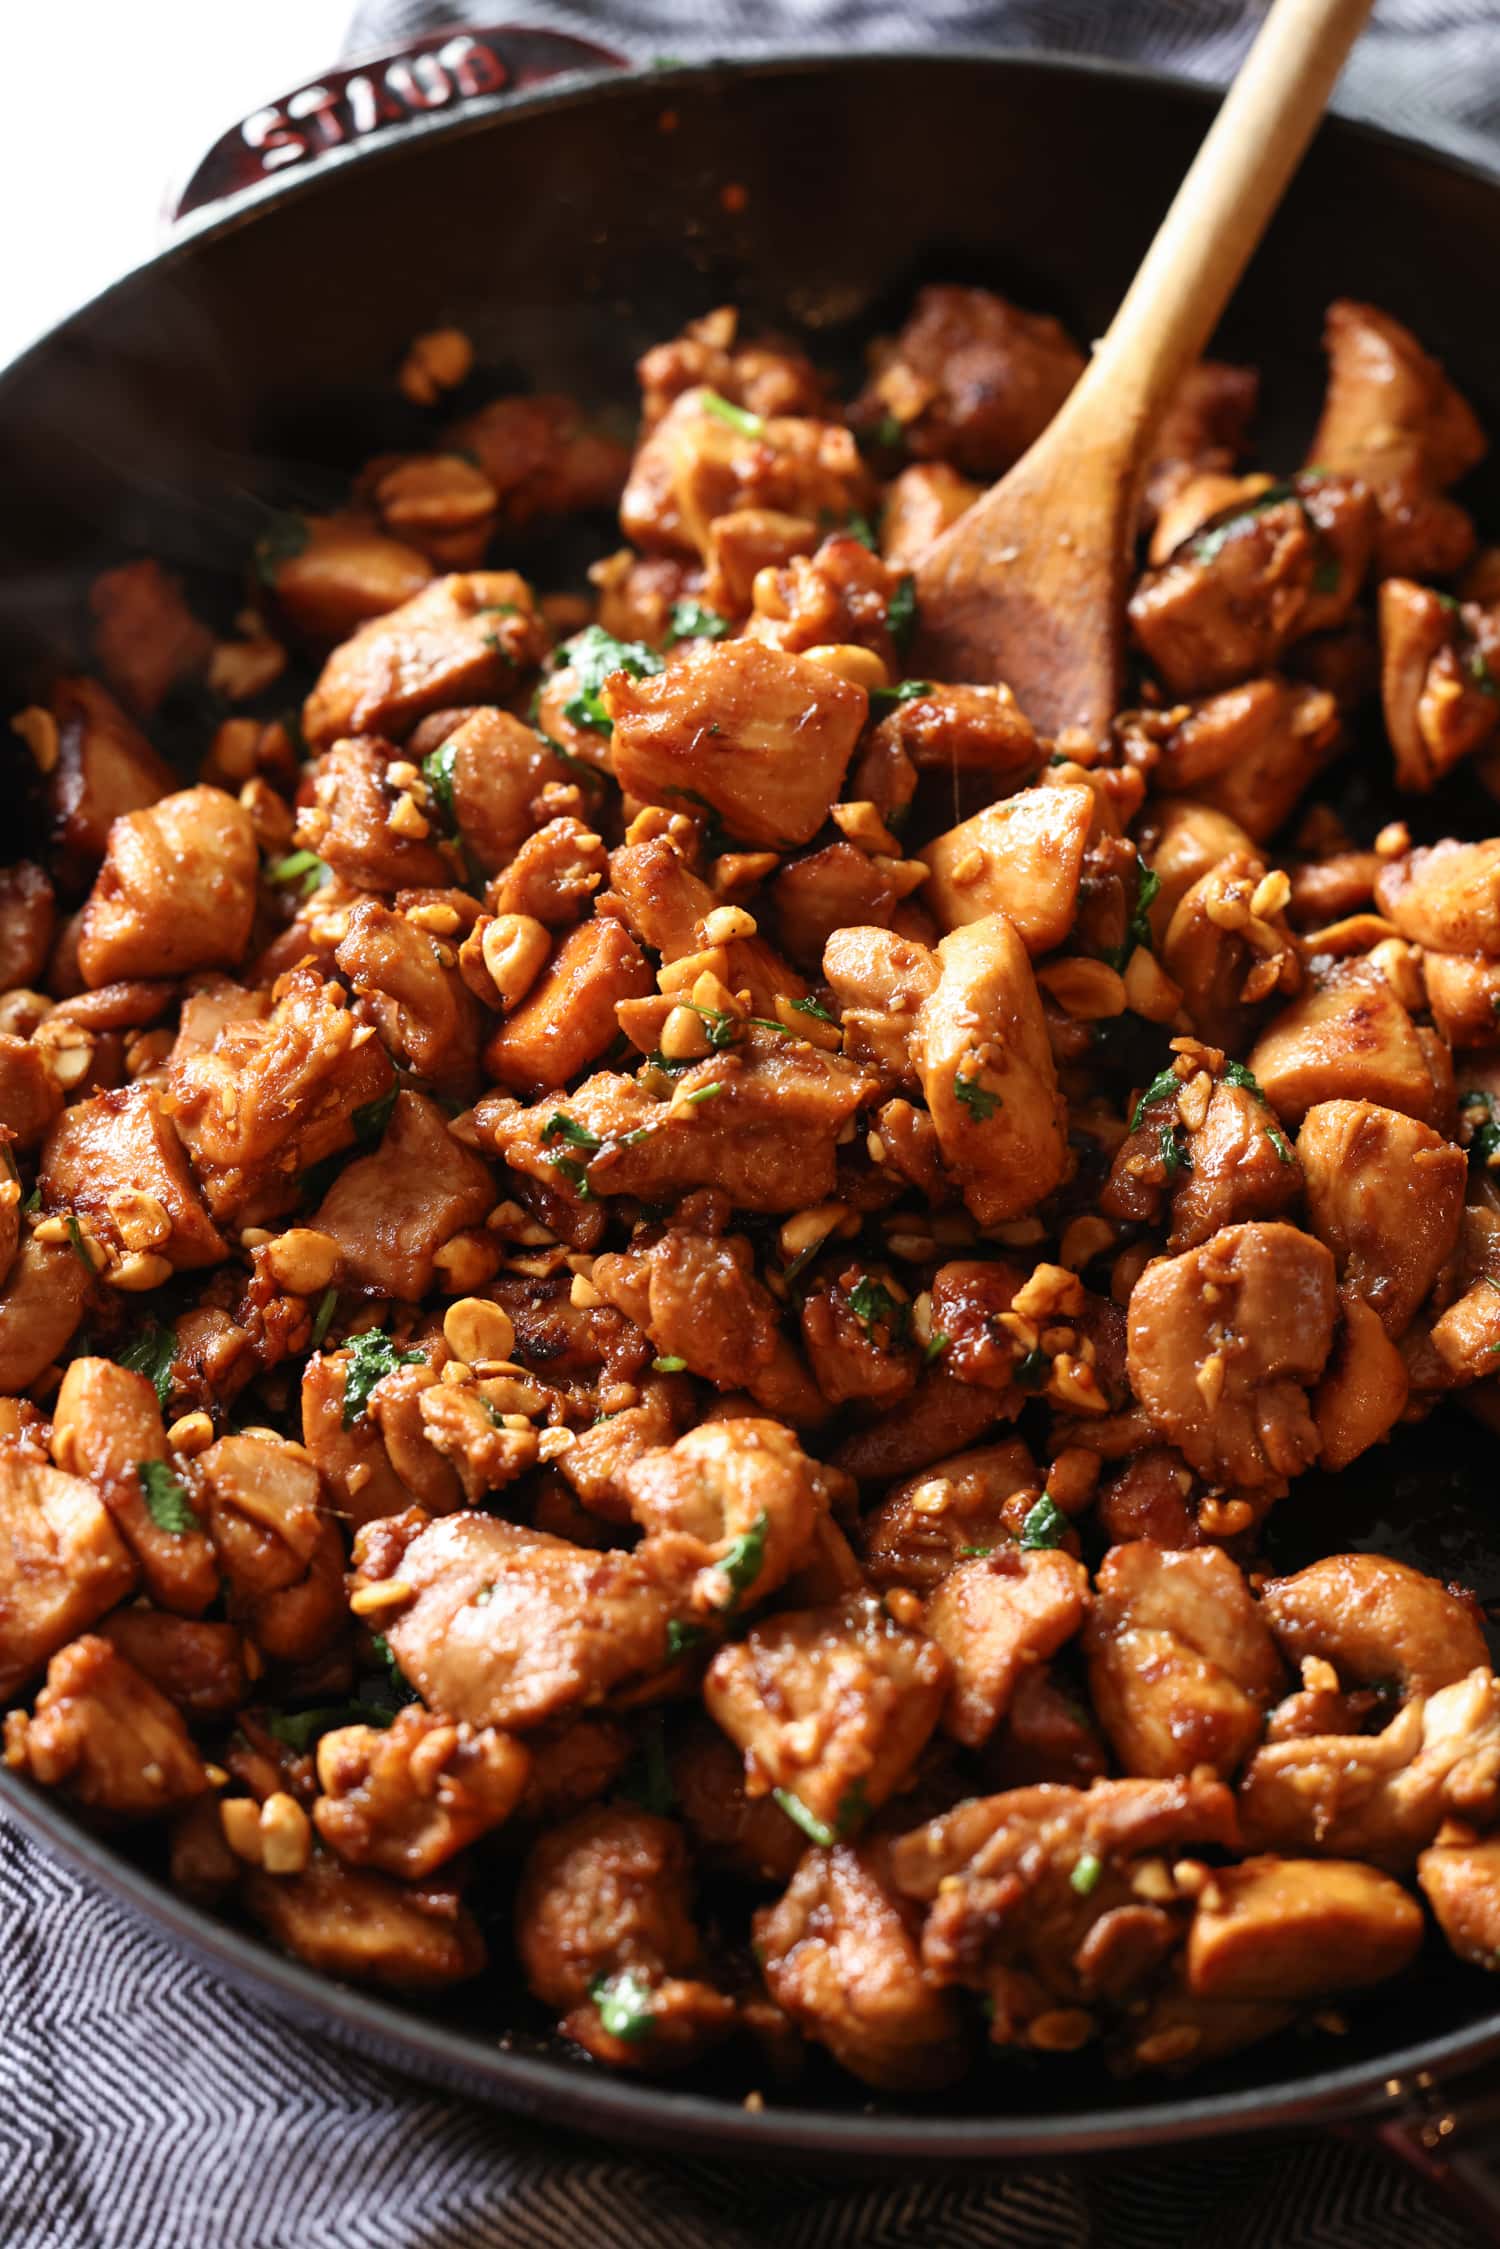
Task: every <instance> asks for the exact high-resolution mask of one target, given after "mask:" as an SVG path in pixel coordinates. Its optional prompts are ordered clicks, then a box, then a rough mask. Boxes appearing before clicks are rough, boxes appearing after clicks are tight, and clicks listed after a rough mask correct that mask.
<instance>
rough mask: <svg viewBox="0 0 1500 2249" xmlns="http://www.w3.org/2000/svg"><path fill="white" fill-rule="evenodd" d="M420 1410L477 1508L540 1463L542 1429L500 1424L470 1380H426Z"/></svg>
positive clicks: (432, 1441) (426, 1435)
mask: <svg viewBox="0 0 1500 2249" xmlns="http://www.w3.org/2000/svg"><path fill="white" fill-rule="evenodd" d="M417 1411H418V1413H419V1415H420V1417H421V1426H422V1436H423V1439H424V1440H425V1442H426V1443H427V1444H428V1445H430V1446H431V1448H432V1450H433V1451H434V1452H435V1453H436V1454H437V1455H438V1456H439V1458H440V1459H441V1460H444V1461H447V1462H450V1463H451V1464H452V1466H453V1468H454V1469H455V1470H456V1472H457V1475H458V1480H459V1483H460V1485H461V1486H462V1489H463V1496H464V1499H465V1501H466V1502H467V1504H468V1505H469V1506H470V1507H477V1506H478V1505H479V1504H480V1502H481V1501H482V1500H483V1499H485V1498H486V1497H487V1496H488V1495H489V1494H490V1493H491V1492H498V1491H503V1490H504V1489H505V1487H506V1485H507V1484H513V1483H514V1482H515V1480H516V1478H517V1477H518V1476H524V1475H525V1473H526V1471H527V1469H528V1468H534V1467H535V1466H536V1464H537V1460H538V1457H539V1451H538V1445H539V1440H538V1436H537V1432H536V1431H535V1430H534V1429H507V1428H505V1427H503V1426H501V1427H499V1428H497V1427H496V1425H495V1413H494V1409H493V1408H492V1406H491V1405H490V1402H489V1400H488V1399H487V1398H485V1397H483V1396H481V1394H480V1392H479V1391H478V1390H477V1389H475V1388H473V1387H471V1385H469V1384H468V1383H465V1384H463V1385H462V1386H461V1387H459V1386H457V1385H450V1384H448V1383H444V1382H431V1383H428V1384H426V1385H425V1386H424V1387H423V1389H422V1390H421V1392H420V1393H419V1396H418V1399H417ZM387 1449H389V1448H387ZM423 1496H424V1501H425V1504H427V1505H429V1506H431V1501H430V1499H426V1498H425V1495H423ZM433 1512H434V1513H436V1512H439V1510H438V1509H435V1508H434V1509H433Z"/></svg>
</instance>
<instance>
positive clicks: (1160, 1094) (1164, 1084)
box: [1130, 1064, 1182, 1132]
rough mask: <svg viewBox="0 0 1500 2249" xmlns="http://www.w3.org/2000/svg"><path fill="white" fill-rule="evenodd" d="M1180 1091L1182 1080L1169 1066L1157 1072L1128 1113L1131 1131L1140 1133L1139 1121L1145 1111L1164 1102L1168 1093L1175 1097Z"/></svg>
mask: <svg viewBox="0 0 1500 2249" xmlns="http://www.w3.org/2000/svg"><path fill="white" fill-rule="evenodd" d="M1181 1091H1182V1080H1181V1078H1179V1077H1178V1075H1177V1072H1176V1071H1175V1070H1174V1069H1173V1068H1172V1067H1171V1066H1170V1064H1169V1065H1168V1067H1167V1068H1166V1069H1165V1070H1158V1071H1157V1073H1156V1075H1155V1077H1154V1078H1153V1079H1152V1080H1151V1083H1150V1084H1149V1085H1148V1086H1147V1088H1146V1090H1145V1092H1144V1093H1143V1094H1142V1095H1141V1098H1140V1100H1139V1101H1138V1102H1137V1103H1136V1105H1135V1107H1134V1109H1133V1110H1132V1111H1131V1113H1130V1129H1131V1131H1132V1132H1139V1131H1140V1128H1141V1120H1142V1118H1143V1117H1144V1116H1145V1114H1146V1111H1147V1110H1148V1109H1149V1108H1151V1107H1152V1106H1153V1104H1154V1103H1156V1102H1158V1101H1165V1099H1166V1098H1167V1095H1168V1094H1169V1093H1170V1094H1174V1095H1175V1094H1178V1093H1180V1092H1181Z"/></svg>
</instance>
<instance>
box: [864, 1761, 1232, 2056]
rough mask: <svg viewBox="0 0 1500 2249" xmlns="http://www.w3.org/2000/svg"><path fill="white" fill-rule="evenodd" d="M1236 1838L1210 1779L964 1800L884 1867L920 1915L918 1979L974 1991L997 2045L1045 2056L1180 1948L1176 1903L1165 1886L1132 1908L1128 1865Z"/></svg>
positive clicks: (1088, 2028) (1090, 2027)
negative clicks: (986, 2006)
mask: <svg viewBox="0 0 1500 2249" xmlns="http://www.w3.org/2000/svg"><path fill="white" fill-rule="evenodd" d="M1237 1840H1238V1835H1237V1830H1236V1825H1235V1813H1234V1799H1233V1797H1232V1796H1231V1795H1230V1793H1229V1790H1228V1789H1227V1788H1226V1787H1225V1786H1224V1785H1223V1783H1222V1782H1221V1781H1217V1780H1210V1779H1207V1778H1197V1777H1195V1778H1191V1779H1180V1778H1179V1779H1174V1780H1120V1781H1096V1782H1095V1783H1094V1785H1093V1786H1092V1787H1091V1788H1088V1789H1075V1788H1059V1787H1040V1788H1023V1789H1014V1790H1011V1791H1009V1792H1007V1793H1006V1794H1004V1795H1001V1796H986V1797H976V1798H972V1799H971V1800H970V1801H968V1802H967V1803H962V1804H959V1805H957V1806H955V1808H954V1809H953V1810H952V1811H951V1812H947V1813H944V1814H943V1815H942V1816H940V1817H939V1818H937V1819H935V1820H931V1821H929V1822H928V1824H927V1825H926V1826H925V1827H919V1828H917V1829H916V1830H915V1831H914V1832H913V1833H911V1834H909V1835H903V1836H901V1837H900V1838H899V1839H898V1841H897V1842H896V1843H895V1844H894V1845H893V1846H892V1848H891V1854H890V1866H891V1874H892V1878H893V1880H894V1883H895V1887H896V1888H897V1890H898V1891H899V1892H900V1893H901V1894H902V1895H903V1896H905V1897H909V1898H914V1899H917V1900H919V1901H923V1902H926V1903H927V1904H928V1905H929V1911H928V1915H927V1920H926V1923H925V1926H924V1928H923V1932H922V1964H923V1966H924V1968H925V1969H926V1971H927V1973H928V1975H929V1976H930V1977H931V1978H932V1979H933V1980H934V1981H935V1982H937V1983H938V1984H940V1985H946V1984H961V1985H965V1986H967V1987H968V1988H969V1989H971V1990H976V1991H981V1992H983V1993H985V1995H986V1997H987V1998H988V2000H989V2002H990V2037H991V2039H992V2040H993V2041H994V2043H995V2044H996V2045H1001V2046H1005V2045H1032V2046H1035V2047H1038V2048H1040V2049H1041V2050H1043V2051H1048V2050H1056V2048H1057V2047H1058V2046H1059V2045H1063V2046H1065V2047H1073V2046H1078V2045H1082V2044H1083V2043H1084V2042H1085V2041H1087V2040H1088V2039H1089V2038H1091V2037H1093V2036H1094V2035H1096V2033H1097V2031H1098V2029H1099V2021H1100V2012H1101V2011H1102V2013H1103V2014H1104V2016H1105V2018H1106V2019H1108V2017H1109V2015H1111V2014H1113V2013H1114V2011H1115V2010H1117V2009H1119V2008H1120V2007H1122V2006H1123V2005H1125V2004H1127V2003H1128V2002H1130V2001H1131V2000H1132V1999H1133V1998H1134V1997H1135V1996H1136V1995H1137V1994H1139V1993H1141V1992H1142V1991H1143V1990H1147V1989H1149V1988H1150V1986H1151V1984H1152V1983H1153V1982H1154V1981H1155V1980H1156V1978H1157V1976H1158V1975H1159V1973H1160V1970H1161V1968H1162V1965H1163V1963H1164V1962H1165V1961H1166V1959H1167V1958H1168V1956H1169V1955H1170V1954H1171V1953H1172V1952H1173V1951H1174V1950H1175V1949H1176V1947H1177V1945H1178V1944H1179V1942H1180V1939H1181V1935H1182V1926H1183V1920H1184V1912H1183V1905H1182V1901H1181V1900H1180V1899H1179V1898H1178V1897H1177V1896H1176V1894H1175V1891H1174V1888H1173V1884H1172V1882H1171V1880H1170V1878H1169V1879H1168V1880H1167V1881H1166V1882H1165V1884H1162V1883H1159V1882H1154V1881H1153V1882H1150V1883H1149V1885H1148V1888H1147V1894H1146V1895H1145V1896H1144V1897H1143V1896H1142V1895H1141V1894H1140V1892H1139V1891H1138V1890H1137V1888H1136V1887H1135V1885H1134V1883H1133V1882H1132V1874H1133V1873H1135V1872H1136V1871H1137V1870H1138V1867H1139V1863H1140V1862H1141V1861H1142V1860H1144V1859H1154V1858H1155V1855H1156V1854H1158V1853H1166V1854H1169V1855H1173V1856H1175V1855H1179V1854H1181V1853H1182V1852H1183V1851H1184V1850H1190V1849H1192V1848H1193V1847H1194V1846H1195V1845H1203V1844H1218V1845H1221V1846H1229V1847H1231V1848H1232V1847H1233V1846H1234V1845H1235V1844H1236V1842H1237ZM1158 1863H1159V1862H1158ZM1153 1891H1155V1892H1157V1893H1158V1894H1157V1895H1156V1896H1153V1895H1152V1894H1151V1893H1152V1892H1153Z"/></svg>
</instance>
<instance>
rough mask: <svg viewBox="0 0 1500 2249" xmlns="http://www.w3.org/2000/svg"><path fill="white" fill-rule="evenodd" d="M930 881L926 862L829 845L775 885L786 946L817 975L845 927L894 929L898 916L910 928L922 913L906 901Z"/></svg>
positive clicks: (786, 870)
mask: <svg viewBox="0 0 1500 2249" xmlns="http://www.w3.org/2000/svg"><path fill="white" fill-rule="evenodd" d="M925 880H926V874H925V870H924V869H923V867H922V865H921V862H920V861H918V860H909V859H895V858H892V857H891V856H890V854H889V853H888V852H876V853H873V854H872V853H871V852H868V851H865V850H862V849H860V848H859V847H858V846H857V845H855V844H852V843H843V842H840V843H830V844H826V845H825V846H824V848H823V849H822V850H821V851H814V852H810V853H809V854H808V856H807V857H806V858H805V859H793V860H791V861H790V862H789V863H788V864H787V865H786V866H784V867H783V868H782V870H781V872H780V874H778V875H777V876H776V878H775V880H774V881H773V883H772V884H771V896H772V898H773V900H774V901H775V906H776V934H777V938H778V941H779V943H780V945H781V948H782V950H783V952H785V953H786V954H787V956H788V957H789V958H790V959H791V960H794V961H795V962H796V964H797V966H798V967H799V968H801V969H805V970H806V971H807V973H808V974H809V975H812V976H816V974H817V973H818V963H819V961H820V960H821V959H822V957H823V948H824V946H825V945H827V944H828V943H829V942H830V941H831V940H832V939H833V938H835V937H837V936H839V935H841V934H842V932H843V931H844V930H845V929H848V928H851V927H854V926H857V925H865V926H868V927H875V928H881V929H888V928H889V927H890V926H891V924H892V923H893V922H894V921H896V920H897V919H898V918H899V919H900V920H901V921H902V922H903V924H904V925H909V924H910V920H911V916H912V914H913V912H914V911H915V910H916V909H914V908H913V907H912V906H910V905H908V904H906V901H907V900H909V899H910V898H911V897H912V894H913V893H914V892H915V891H917V890H919V889H920V888H921V886H922V884H923V882H924V881H925ZM773 1004H774V1002H773Z"/></svg>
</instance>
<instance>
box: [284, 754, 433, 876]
mask: <svg viewBox="0 0 1500 2249" xmlns="http://www.w3.org/2000/svg"><path fill="white" fill-rule="evenodd" d="M396 761H397V752H396V751H395V750H393V748H392V747H391V744H390V743H389V742H383V741H379V740H377V739H375V737H373V736H371V737H368V738H362V739H360V740H356V741H339V742H335V743H334V745H333V747H332V749H331V750H329V751H328V753H327V755H326V756H324V757H322V758H320V759H319V760H318V762H317V764H316V766H315V767H314V770H313V787H312V793H313V812H312V816H311V824H310V825H308V826H307V827H305V828H304V829H303V830H302V833H303V834H304V835H305V836H312V835H313V834H314V831H316V841H317V848H318V852H319V855H320V856H321V857H322V858H323V860H324V861H325V862H326V863H327V865H328V866H330V867H331V868H332V869H333V872H334V874H335V875H336V876H337V877H338V878H339V880H340V881H341V882H343V883H344V884H346V885H347V886H348V887H349V889H351V890H376V891H385V892H392V891H397V890H421V889H429V888H430V889H440V888H441V887H442V886H443V885H444V884H446V883H448V882H450V881H451V880H452V877H453V867H452V864H451V862H450V860H449V859H448V857H447V856H446V854H445V853H444V852H443V850H442V849H441V848H440V833H439V831H438V830H437V829H435V828H434V826H433V823H432V821H431V820H430V819H429V818H428V816H427V814H426V813H425V812H423V811H422V810H421V809H420V807H418V806H417V803H416V799H415V798H414V797H412V798H411V807H412V809H411V810H410V811H407V810H406V804H405V800H406V799H407V797H408V796H409V791H407V790H405V789H403V788H400V787H398V786H397V784H396V783H395V782H394V781H392V780H391V779H390V778H389V773H390V768H391V766H392V764H393V763H395V762H396Z"/></svg>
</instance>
